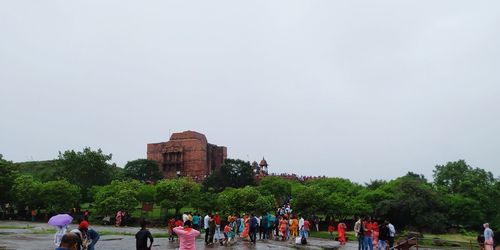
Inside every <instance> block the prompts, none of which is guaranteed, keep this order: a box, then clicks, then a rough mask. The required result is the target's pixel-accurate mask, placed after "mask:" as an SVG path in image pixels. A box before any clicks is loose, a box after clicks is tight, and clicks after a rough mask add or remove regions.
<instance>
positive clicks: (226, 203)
mask: <svg viewBox="0 0 500 250" xmlns="http://www.w3.org/2000/svg"><path fill="white" fill-rule="evenodd" d="M217 204H218V207H219V209H220V210H221V211H223V212H225V213H227V214H233V213H241V212H245V213H259V214H264V213H265V212H269V211H272V210H273V209H274V197H273V196H272V195H262V194H260V192H259V191H258V190H257V189H256V188H254V187H250V186H247V187H244V188H228V189H226V190H224V191H223V192H221V193H220V194H219V195H218V198H217Z"/></svg>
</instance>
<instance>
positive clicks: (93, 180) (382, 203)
mask: <svg viewBox="0 0 500 250" xmlns="http://www.w3.org/2000/svg"><path fill="white" fill-rule="evenodd" d="M111 159H112V156H111V154H104V153H103V152H102V151H101V150H92V149H90V148H85V149H83V150H82V151H79V152H76V151H73V150H70V151H65V152H63V153H59V156H58V158H57V159H55V160H54V161H51V162H49V163H47V166H46V168H45V169H44V170H37V172H35V173H34V172H28V173H26V171H22V166H20V165H19V164H18V163H13V162H10V161H7V160H5V159H3V158H2V157H0V202H1V204H2V206H3V204H6V203H11V204H13V205H14V206H15V207H17V208H18V209H24V208H25V207H26V206H27V207H29V208H30V209H33V208H43V209H46V211H51V212H62V211H68V210H69V209H70V208H72V207H76V206H79V205H80V204H82V203H87V202H90V203H91V204H93V206H94V208H95V213H97V214H98V215H102V216H104V215H112V214H114V213H116V211H118V210H122V211H130V212H131V211H133V210H134V209H136V208H137V206H139V205H140V204H141V203H145V202H147V203H154V204H156V205H159V206H161V207H162V208H163V209H174V210H175V212H176V213H179V212H181V211H180V210H181V209H182V208H184V207H190V208H193V209H195V210H196V211H200V212H211V211H212V212H213V211H218V212H221V213H225V214H230V213H240V212H254V213H259V214H261V213H265V212H270V211H271V212H273V211H275V209H276V207H277V206H280V205H282V204H283V202H285V201H291V205H292V208H293V209H294V211H295V212H297V213H301V214H303V215H305V216H308V215H313V214H314V215H319V216H323V217H327V216H328V217H330V218H335V220H337V221H339V220H347V219H351V218H352V217H353V216H355V215H371V216H374V217H375V218H380V219H389V220H391V221H392V222H393V223H394V224H395V225H397V226H399V227H400V228H403V227H404V228H408V229H412V230H423V231H432V232H445V231H447V230H450V229H463V230H477V229H479V228H480V227H481V224H482V223H484V222H490V224H492V225H494V226H495V225H496V226H500V213H499V212H500V209H499V208H498V206H497V204H499V203H500V179H499V178H495V177H494V176H493V174H492V173H491V172H488V171H485V170H484V169H481V168H473V167H471V166H470V165H468V164H467V163H466V162H465V161H463V160H459V161H454V162H448V163H446V164H444V165H438V166H436V167H435V169H434V173H433V180H432V181H429V180H427V179H426V178H425V177H424V176H423V175H419V174H416V173H412V172H409V173H407V174H406V175H404V176H401V177H399V178H396V179H393V180H389V181H386V180H373V181H371V182H370V183H365V184H358V183H355V182H352V181H350V180H348V179H344V178H339V177H334V178H319V179H311V180H307V181H305V182H300V181H298V180H288V179H284V178H281V177H279V176H268V177H264V178H261V179H256V178H255V175H254V172H253V169H252V166H251V165H250V164H249V163H248V162H245V161H242V160H236V159H227V160H226V161H225V162H224V163H223V165H222V166H221V168H220V169H219V170H216V171H215V172H214V173H212V174H211V175H210V176H209V177H208V178H207V179H205V180H204V182H203V183H196V182H194V181H192V180H191V179H189V178H177V179H170V180H166V179H162V174H161V172H160V171H159V167H158V164H157V163H156V162H155V161H150V160H146V159H138V160H134V161H130V162H128V163H127V164H126V166H125V167H124V168H119V167H117V166H116V165H114V164H111V163H109V162H110V161H111ZM43 171H45V172H44V174H40V172H43ZM47 173H49V174H47Z"/></svg>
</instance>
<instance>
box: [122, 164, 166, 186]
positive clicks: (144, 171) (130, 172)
mask: <svg viewBox="0 0 500 250" xmlns="http://www.w3.org/2000/svg"><path fill="white" fill-rule="evenodd" d="M124 172H125V176H126V177H129V178H132V179H136V180H139V181H142V182H157V181H158V180H161V179H163V174H162V173H161V172H160V169H159V167H158V162H156V161H153V160H147V159H137V160H134V161H129V162H127V164H126V165H125V168H124Z"/></svg>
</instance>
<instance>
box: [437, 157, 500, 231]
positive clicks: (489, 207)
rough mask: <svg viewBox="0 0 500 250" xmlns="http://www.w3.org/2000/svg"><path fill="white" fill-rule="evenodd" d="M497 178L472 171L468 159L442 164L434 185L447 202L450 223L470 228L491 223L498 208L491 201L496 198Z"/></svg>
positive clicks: (438, 167) (484, 172) (481, 170)
mask: <svg viewBox="0 0 500 250" xmlns="http://www.w3.org/2000/svg"><path fill="white" fill-rule="evenodd" d="M495 182H496V180H495V178H494V177H493V174H492V173H491V172H487V171H485V170H484V169H480V168H472V167H471V166H469V165H468V164H467V163H466V162H465V161H464V160H459V161H455V162H448V163H446V165H438V166H436V169H435V170H434V185H435V187H436V189H437V190H438V191H439V192H440V193H441V195H442V196H443V197H445V198H446V199H445V200H446V204H447V207H448V208H449V211H448V214H449V216H450V223H451V224H454V225H465V226H468V227H469V228H476V227H480V226H481V223H482V222H483V221H491V219H493V218H492V217H491V215H493V214H497V213H498V208H497V206H496V204H495V203H494V202H491V200H492V197H494V196H495Z"/></svg>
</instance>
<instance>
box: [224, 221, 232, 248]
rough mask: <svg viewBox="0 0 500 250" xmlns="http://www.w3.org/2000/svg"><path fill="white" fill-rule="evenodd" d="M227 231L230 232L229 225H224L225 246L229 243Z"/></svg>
mask: <svg viewBox="0 0 500 250" xmlns="http://www.w3.org/2000/svg"><path fill="white" fill-rule="evenodd" d="M229 231H231V227H229V224H226V226H225V227H224V242H223V243H224V245H227V243H228V242H229Z"/></svg>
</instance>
